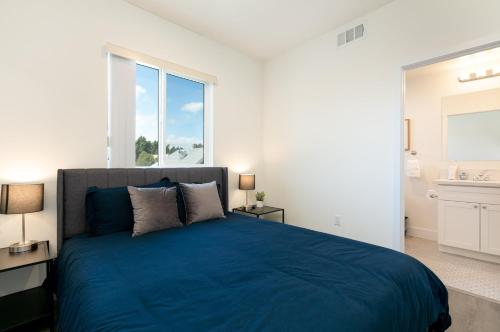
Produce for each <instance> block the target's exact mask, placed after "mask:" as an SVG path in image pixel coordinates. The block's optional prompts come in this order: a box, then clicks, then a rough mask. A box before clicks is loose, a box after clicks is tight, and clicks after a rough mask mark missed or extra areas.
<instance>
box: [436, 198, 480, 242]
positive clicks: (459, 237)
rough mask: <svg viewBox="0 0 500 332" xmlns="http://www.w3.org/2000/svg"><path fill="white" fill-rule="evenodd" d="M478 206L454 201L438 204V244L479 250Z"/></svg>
mask: <svg viewBox="0 0 500 332" xmlns="http://www.w3.org/2000/svg"><path fill="white" fill-rule="evenodd" d="M479 211H480V209H479V204H477V203H465V202H454V201H440V202H439V223H438V234H439V243H440V244H444V245H447V246H452V247H457V248H462V249H468V250H479V237H480V236H479V230H480V213H479Z"/></svg>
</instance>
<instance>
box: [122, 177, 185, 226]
mask: <svg viewBox="0 0 500 332" xmlns="http://www.w3.org/2000/svg"><path fill="white" fill-rule="evenodd" d="M128 192H129V194H130V200H131V201H132V207H133V209H134V230H133V233H132V236H139V235H143V234H146V233H149V232H154V231H159V230H161V229H167V228H174V227H181V226H182V222H181V221H180V219H179V212H178V210H177V189H176V187H172V188H165V187H161V188H136V187H128Z"/></svg>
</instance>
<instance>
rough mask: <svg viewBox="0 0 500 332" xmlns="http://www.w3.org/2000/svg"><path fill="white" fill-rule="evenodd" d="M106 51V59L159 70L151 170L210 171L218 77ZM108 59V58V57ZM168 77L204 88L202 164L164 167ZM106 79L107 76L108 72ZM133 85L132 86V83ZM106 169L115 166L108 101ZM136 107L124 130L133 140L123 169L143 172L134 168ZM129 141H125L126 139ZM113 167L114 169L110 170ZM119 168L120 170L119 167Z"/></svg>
mask: <svg viewBox="0 0 500 332" xmlns="http://www.w3.org/2000/svg"><path fill="white" fill-rule="evenodd" d="M106 49H107V52H108V55H115V56H119V57H122V58H126V59H129V60H132V61H134V62H135V63H136V65H137V64H139V65H143V66H146V67H149V68H153V69H156V70H158V73H159V80H158V89H159V93H158V98H159V100H158V165H154V166H150V167H151V168H154V167H209V166H213V151H214V149H213V142H214V140H213V93H214V87H215V85H217V77H215V76H213V75H210V74H206V73H203V72H200V71H197V70H195V69H191V68H187V67H184V66H181V65H177V64H175V63H172V62H169V61H166V60H162V59H159V58H155V57H152V56H149V55H147V54H144V53H140V52H136V51H132V50H129V49H126V48H123V47H120V46H117V45H113V44H109V43H108V44H106ZM108 58H109V57H108ZM167 74H170V75H175V76H178V77H181V78H184V79H187V80H191V81H194V82H197V83H201V84H203V85H204V105H203V164H168V163H166V160H165V159H166V158H165V157H166V156H165V153H164V152H165V151H164V150H165V141H164V140H165V134H167V133H165V128H164V124H165V117H166V115H167V112H168V110H167V107H166V106H167V105H166V98H167V90H166V89H167V87H166V78H167ZM108 75H109V72H108ZM109 78H110V79H109V81H108V93H111V91H112V90H111V87H110V86H109V82H111V75H109ZM134 83H135V82H134ZM108 108H109V112H108V165H115V164H114V163H113V162H112V159H110V158H112V157H113V152H112V151H111V150H110V148H109V147H110V143H109V142H110V139H113V136H112V133H111V131H110V124H111V118H109V116H110V114H111V107H110V104H109V100H108ZM135 111H136V107H135V106H134V114H133V119H134V125H133V126H131V127H128V128H127V131H126V135H127V136H128V137H129V138H133V141H134V146H133V147H131V149H133V151H134V158H133V164H132V165H126V167H137V168H142V167H144V166H136V164H135V160H136V159H135V141H136V139H135V130H136V125H135V120H136V114H135ZM127 140H128V139H127ZM113 167H116V166H113ZM118 167H119V166H118Z"/></svg>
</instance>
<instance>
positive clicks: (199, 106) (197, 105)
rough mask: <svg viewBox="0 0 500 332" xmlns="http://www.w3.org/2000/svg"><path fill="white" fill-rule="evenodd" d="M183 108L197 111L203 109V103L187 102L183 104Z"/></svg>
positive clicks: (193, 111) (191, 111)
mask: <svg viewBox="0 0 500 332" xmlns="http://www.w3.org/2000/svg"><path fill="white" fill-rule="evenodd" d="M181 109H182V110H183V111H185V112H190V113H196V112H199V111H201V110H202V109H203V103H202V102H191V103H187V104H184V105H182V108H181Z"/></svg>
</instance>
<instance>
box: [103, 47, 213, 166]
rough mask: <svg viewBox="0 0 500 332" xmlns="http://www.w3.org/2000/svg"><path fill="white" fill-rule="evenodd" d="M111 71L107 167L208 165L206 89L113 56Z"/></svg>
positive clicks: (205, 84) (208, 90) (196, 82)
mask: <svg viewBox="0 0 500 332" xmlns="http://www.w3.org/2000/svg"><path fill="white" fill-rule="evenodd" d="M109 68H110V69H109V73H108V75H109V90H110V92H109V113H110V114H109V124H110V125H109V144H108V145H109V149H108V151H109V152H108V160H109V166H110V167H134V166H135V167H155V166H196V165H199V166H202V165H210V163H211V155H210V153H211V149H210V143H211V142H210V141H211V139H210V138H211V135H210V130H211V126H210V124H211V121H210V102H208V101H209V100H210V97H211V95H210V93H211V84H210V83H208V82H204V81H203V80H201V79H200V80H195V79H192V78H191V77H189V78H188V77H187V76H186V77H184V76H182V75H179V74H177V73H175V74H174V73H173V72H172V73H171V72H169V71H168V70H165V69H162V68H161V67H158V66H155V65H149V64H147V63H144V62H142V61H141V62H140V63H139V62H138V61H135V60H130V59H126V58H123V57H120V56H114V55H110V63H109ZM132 85H133V86H132ZM131 94H133V96H131ZM131 104H132V105H131Z"/></svg>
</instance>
